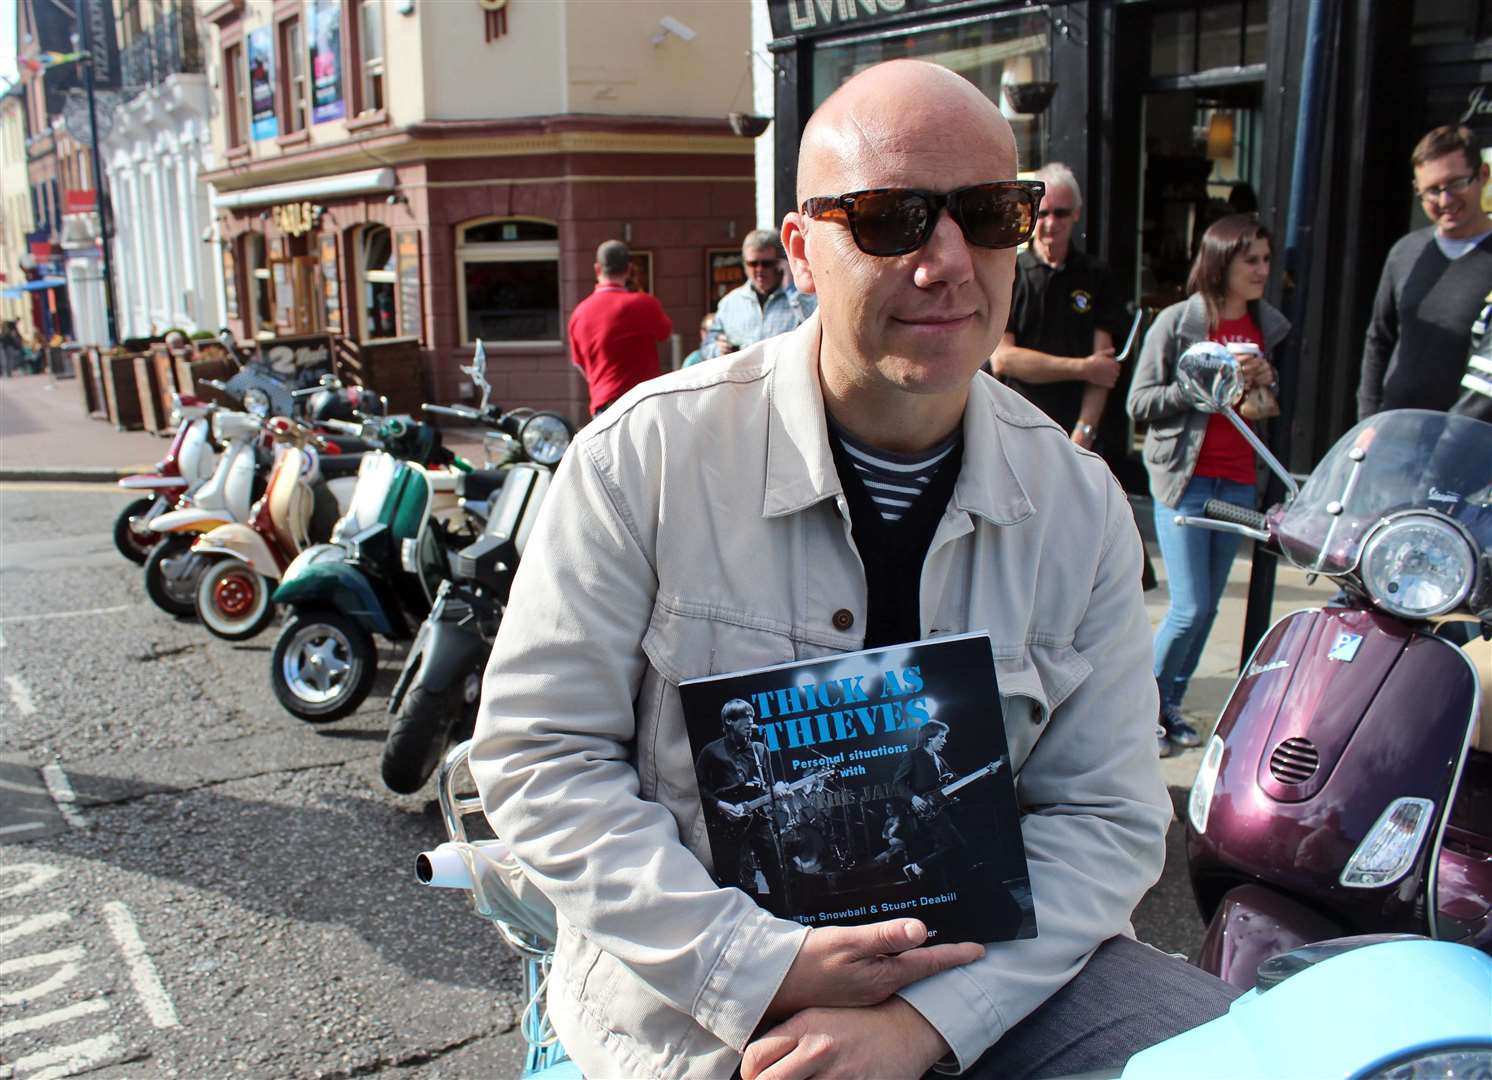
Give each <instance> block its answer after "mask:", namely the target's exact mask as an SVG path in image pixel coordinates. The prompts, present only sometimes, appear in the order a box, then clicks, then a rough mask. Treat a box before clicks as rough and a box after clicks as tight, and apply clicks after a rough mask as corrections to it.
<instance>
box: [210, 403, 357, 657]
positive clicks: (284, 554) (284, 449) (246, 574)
mask: <svg viewBox="0 0 1492 1080" xmlns="http://www.w3.org/2000/svg"><path fill="white" fill-rule="evenodd" d="M265 429H266V431H267V432H268V433H269V435H270V436H271V438H273V439H274V441H275V444H276V446H278V447H279V453H278V454H277V456H276V458H275V464H274V468H273V469H272V470H271V472H270V477H269V483H268V484H267V486H266V487H265V491H264V494H263V495H262V496H261V497H260V498H259V500H258V502H256V503H255V504H254V506H253V508H252V510H251V511H250V512H249V518H248V520H247V521H246V522H243V523H239V522H233V523H230V524H227V525H220V526H218V527H217V528H216V529H214V530H212V531H211V532H209V533H205V534H203V535H202V536H201V537H200V538H199V539H198V540H197V542H196V543H195V544H193V545H192V553H193V555H195V556H198V557H200V558H202V559H204V560H205V562H206V566H205V568H204V569H203V571H202V572H201V574H200V576H199V578H198V582H197V596H196V603H197V617H198V618H199V619H200V620H201V622H202V625H203V626H205V627H206V628H207V630H208V632H209V633H211V634H212V635H213V636H215V637H220V638H223V639H224V640H226V641H246V640H247V639H249V638H251V637H254V636H255V635H257V634H258V633H259V632H260V631H262V630H263V629H264V628H265V627H266V626H268V625H269V624H270V622H271V621H272V620H273V619H274V615H275V607H274V604H273V603H271V602H270V594H271V593H272V592H273V591H274V585H273V584H272V583H273V582H276V581H278V580H279V578H280V575H281V574H282V573H283V572H284V570H285V568H286V567H287V566H289V565H290V562H291V560H293V559H294V558H295V556H296V555H298V554H299V553H300V552H302V551H304V550H305V549H306V548H308V547H310V546H311V543H312V541H313V540H314V541H317V542H321V541H324V540H326V539H327V538H328V537H329V536H330V535H331V531H332V527H333V526H334V525H335V524H336V521H337V517H338V510H337V508H338V506H339V505H342V506H346V505H350V503H351V499H352V490H353V487H354V485H355V484H356V483H357V470H358V468H359V466H360V465H361V463H362V459H361V456H360V455H353V454H318V453H317V450H318V449H323V450H324V449H325V448H326V446H327V442H326V440H325V439H324V438H322V437H321V436H318V435H316V434H315V432H314V431H313V430H312V429H311V427H310V426H309V425H308V424H305V423H302V422H301V421H298V420H291V419H289V418H288V417H283V416H277V417H275V418H274V419H273V420H270V421H269V422H268V423H267V424H266V426H265ZM318 478H319V479H318Z"/></svg>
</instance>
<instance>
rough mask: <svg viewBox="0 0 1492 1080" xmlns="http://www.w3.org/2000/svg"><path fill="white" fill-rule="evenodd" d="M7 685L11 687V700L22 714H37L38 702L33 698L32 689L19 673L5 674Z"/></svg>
mask: <svg viewBox="0 0 1492 1080" xmlns="http://www.w3.org/2000/svg"><path fill="white" fill-rule="evenodd" d="M5 685H6V686H8V687H10V701H11V704H12V705H14V706H15V707H16V712H18V713H20V714H21V715H22V716H35V715H36V702H34V701H32V700H31V690H30V688H29V687H27V685H26V684H25V683H23V682H22V681H21V677H20V676H19V675H7V676H5Z"/></svg>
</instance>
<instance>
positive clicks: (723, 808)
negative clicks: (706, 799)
mask: <svg viewBox="0 0 1492 1080" xmlns="http://www.w3.org/2000/svg"><path fill="white" fill-rule="evenodd" d="M715 805H716V806H718V807H720V812H721V813H722V814H724V815H725V816H726V817H733V818H738V817H745V816H746V811H745V810H742V809H741V804H740V803H733V802H726V801H725V800H724V799H721V800H719V801H718V802H716V803H715Z"/></svg>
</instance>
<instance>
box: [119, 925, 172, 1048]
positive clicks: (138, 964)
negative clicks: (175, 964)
mask: <svg viewBox="0 0 1492 1080" xmlns="http://www.w3.org/2000/svg"><path fill="white" fill-rule="evenodd" d="M104 920H105V921H106V922H108V924H109V933H111V934H113V935H114V940H115V941H117V942H118V943H119V951H120V952H122V953H123V954H124V961H125V963H126V964H128V965H129V969H130V981H131V982H133V983H134V984H135V992H136V993H137V994H139V995H140V1003H141V1004H142V1005H144V1006H145V1014H146V1015H147V1016H149V1017H150V1022H151V1023H152V1024H154V1025H155V1026H156V1027H158V1028H168V1027H176V1026H177V1025H178V1024H180V1023H181V1021H180V1020H178V1019H177V1017H176V1007H175V1006H174V1005H172V1004H171V995H169V994H167V993H166V988H165V986H163V985H162V984H161V976H160V973H159V972H157V971H156V969H155V963H154V962H153V961H152V960H151V959H150V954H149V953H147V952H146V951H145V942H143V941H141V940H140V931H139V929H138V928H136V926H135V917H134V916H133V915H131V914H130V909H129V908H127V907H125V906H124V905H123V904H121V903H120V902H119V901H117V900H114V901H110V902H109V903H107V904H105V905H104Z"/></svg>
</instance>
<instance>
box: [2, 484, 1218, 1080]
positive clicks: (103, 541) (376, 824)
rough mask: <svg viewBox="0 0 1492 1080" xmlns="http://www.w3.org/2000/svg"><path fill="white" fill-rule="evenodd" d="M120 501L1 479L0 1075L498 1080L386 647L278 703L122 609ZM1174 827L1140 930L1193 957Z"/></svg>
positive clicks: (475, 973)
mask: <svg viewBox="0 0 1492 1080" xmlns="http://www.w3.org/2000/svg"><path fill="white" fill-rule="evenodd" d="M127 501H128V498H127V497H126V496H124V495H123V494H122V493H119V492H117V491H116V490H114V489H112V488H105V487H96V486H87V485H46V486H43V485H26V484H12V485H0V750H3V753H0V1076H6V1077H14V1080H29V1078H32V1077H38V1078H40V1077H62V1076H69V1075H78V1074H81V1073H85V1072H86V1073H88V1074H89V1075H92V1076H99V1077H131V1078H132V1077H176V1076H180V1077H193V1078H195V1077H221V1076H229V1075H248V1076H270V1075H273V1076H294V1077H346V1076H354V1075H374V1074H377V1075H382V1076H390V1077H400V1078H403V1077H411V1078H414V1077H418V1078H421V1080H424V1078H429V1080H435V1078H440V1077H494V1076H515V1075H517V1073H518V1071H519V1066H520V1060H521V1059H520V1051H521V1044H520V1041H519V1039H518V1036H517V1034H516V1030H515V1018H516V1015H517V1010H518V1009H520V1008H521V1006H522V1002H521V1001H520V1000H519V993H518V967H517V962H516V960H514V959H513V958H512V956H511V954H510V953H509V952H508V951H507V950H506V947H505V946H504V945H503V944H502V942H501V941H500V939H499V938H498V935H497V934H496V932H495V931H494V930H493V929H492V928H491V927H489V926H488V925H487V924H485V923H484V922H483V921H482V920H480V919H479V918H477V917H476V916H475V915H474V914H473V913H472V911H471V908H470V904H469V902H468V900H467V899H466V896H465V894H462V893H448V892H438V891H434V890H429V889H425V888H423V887H422V886H420V885H418V884H416V883H415V881H414V875H413V873H412V867H413V861H414V856H415V853H416V852H418V851H420V850H422V849H423V848H426V847H429V846H432V845H433V844H435V843H437V842H439V841H440V840H442V839H444V832H443V830H442V828H441V825H440V821H439V818H438V815H437V813H436V811H435V807H434V803H433V787H427V788H426V789H425V791H424V792H422V793H420V794H418V795H416V796H412V797H400V796H396V795H393V794H391V793H389V792H388V791H387V790H385V789H384V788H383V785H382V783H381V782H380V780H379V777H378V753H379V751H380V749H381V745H382V738H383V733H384V731H385V728H386V719H385V717H386V714H385V712H384V709H383V699H382V697H381V694H380V691H386V690H387V688H388V686H389V684H390V683H391V682H392V680H393V678H394V677H395V675H396V674H397V670H398V656H397V654H396V653H393V652H386V653H385V654H384V661H385V662H384V664H383V669H382V671H381V672H380V676H379V678H380V682H379V683H378V684H377V685H376V686H375V690H374V694H373V696H372V697H371V698H370V700H369V702H368V703H367V704H366V705H364V706H363V708H362V709H361V710H360V711H359V712H358V713H356V714H354V715H353V716H351V717H349V718H347V719H346V720H343V721H340V722H338V723H335V724H330V725H325V726H315V727H313V726H310V725H307V724H304V723H302V722H300V721H298V720H296V719H294V718H293V717H291V716H289V715H288V714H287V713H285V712H283V711H282V710H281V709H280V707H279V706H278V704H277V703H276V702H275V700H274V697H273V695H272V694H271V692H270V690H269V686H268V673H267V668H268V663H269V650H270V648H271V647H272V644H273V640H274V630H273V628H271V630H269V631H266V633H265V634H264V635H262V636H261V637H260V638H259V639H257V640H255V641H251V642H247V643H242V644H237V645H234V644H229V643H227V642H222V641H218V640H216V639H214V638H212V637H211V636H209V635H208V634H207V633H206V632H205V631H203V630H202V629H201V628H200V627H198V626H197V625H196V624H195V623H193V622H189V621H178V620H175V619H172V618H170V617H168V616H166V615H165V614H164V613H162V612H160V611H159V610H158V609H156V608H155V607H154V606H153V605H152V604H151V603H150V601H149V600H147V599H146V597H145V594H144V590H143V588H142V585H141V580H140V573H139V571H138V569H137V568H136V567H134V565H133V564H130V563H126V562H125V561H124V560H123V559H122V558H121V557H120V556H119V555H118V554H117V553H116V552H115V551H114V548H113V545H112V542H111V540H110V528H111V525H112V522H113V518H114V515H115V514H116V513H117V512H118V510H119V509H120V508H121V507H122V506H123V505H124V504H125V503H126V502H127ZM1173 796H1175V798H1176V799H1177V802H1178V806H1179V804H1180V800H1181V799H1182V798H1183V797H1184V792H1182V791H1181V790H1180V789H1175V790H1173ZM1179 832H1180V829H1179V826H1178V825H1175V824H1173V826H1172V836H1171V841H1172V842H1171V848H1170V854H1169V859H1168V865H1167V872H1166V875H1165V878H1164V879H1163V880H1162V882H1161V883H1160V884H1159V885H1158V886H1157V887H1156V888H1155V889H1154V890H1152V892H1151V894H1150V895H1149V896H1147V897H1146V899H1145V901H1144V903H1143V904H1142V905H1141V907H1140V909H1139V911H1138V912H1137V913H1136V928H1137V930H1138V932H1139V935H1140V937H1141V938H1142V939H1143V940H1146V941H1149V942H1151V943H1152V944H1155V945H1157V946H1159V947H1161V948H1163V949H1165V950H1167V951H1174V952H1184V953H1188V954H1193V953H1194V952H1195V950H1196V948H1197V946H1198V944H1199V942H1200V938H1201V931H1202V927H1201V923H1200V921H1199V919H1198V916H1197V913H1196V909H1195V907H1194V906H1193V904H1192V902H1191V896H1190V892H1189V890H1188V888H1187V885H1186V881H1185V859H1184V855H1183V852H1182V850H1181V847H1180V839H1179Z"/></svg>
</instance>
